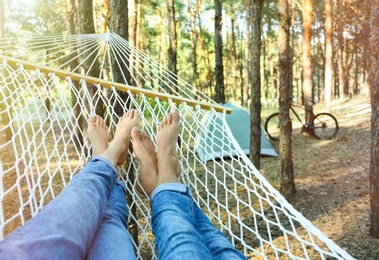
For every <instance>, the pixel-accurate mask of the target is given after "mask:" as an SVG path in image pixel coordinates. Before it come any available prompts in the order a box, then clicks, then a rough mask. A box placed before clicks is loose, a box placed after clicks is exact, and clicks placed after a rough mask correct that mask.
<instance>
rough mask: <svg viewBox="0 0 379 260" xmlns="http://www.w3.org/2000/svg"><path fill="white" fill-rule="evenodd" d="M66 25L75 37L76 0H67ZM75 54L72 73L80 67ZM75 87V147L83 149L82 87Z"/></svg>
mask: <svg viewBox="0 0 379 260" xmlns="http://www.w3.org/2000/svg"><path fill="white" fill-rule="evenodd" d="M66 8H67V12H66V23H67V34H68V35H73V34H75V22H74V17H75V13H76V8H75V0H66ZM75 56H76V55H75V53H71V55H70V60H71V62H70V71H73V70H74V69H75V68H77V67H78V64H79V62H78V59H77V58H75ZM72 83H73V85H74V89H75V90H74V89H71V106H72V110H73V114H74V115H73V116H74V118H77V119H78V124H77V125H75V130H74V131H75V137H76V139H75V145H76V146H77V147H81V146H82V145H83V144H84V136H83V131H81V129H84V127H85V126H84V122H85V119H84V117H83V115H82V110H81V107H80V105H79V103H78V96H77V94H76V93H80V86H79V82H78V81H73V82H72Z"/></svg>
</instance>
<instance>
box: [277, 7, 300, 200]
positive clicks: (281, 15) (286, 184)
mask: <svg viewBox="0 0 379 260" xmlns="http://www.w3.org/2000/svg"><path fill="white" fill-rule="evenodd" d="M288 9H289V4H288V0H279V2H278V20H279V31H278V47H279V70H280V89H279V93H280V97H279V110H280V111H279V116H280V118H279V122H280V148H279V149H280V152H279V154H280V163H281V183H280V192H281V193H282V195H283V196H284V197H286V198H288V197H291V196H292V195H293V194H295V193H296V188H295V182H294V172H293V161H292V141H291V131H292V126H291V120H290V117H289V108H290V103H291V95H292V86H291V85H292V84H291V76H290V73H291V66H292V61H291V51H290V45H289V41H290V33H289V28H290V16H289V11H288Z"/></svg>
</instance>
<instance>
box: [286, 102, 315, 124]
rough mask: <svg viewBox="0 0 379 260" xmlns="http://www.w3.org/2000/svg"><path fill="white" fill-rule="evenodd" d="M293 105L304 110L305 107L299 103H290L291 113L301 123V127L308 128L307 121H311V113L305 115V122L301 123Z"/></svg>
mask: <svg viewBox="0 0 379 260" xmlns="http://www.w3.org/2000/svg"><path fill="white" fill-rule="evenodd" d="M294 107H298V108H301V109H304V110H305V107H304V106H300V105H297V104H294V103H291V104H290V110H291V111H292V113H294V114H295V116H296V118H297V120H299V122H300V123H301V124H302V125H303V127H305V128H308V126H309V122H310V121H311V115H312V114H313V113H309V115H308V117H307V120H306V121H305V124H304V123H303V120H301V118H300V116H299V115H298V114H297V113H296V110H295V109H294Z"/></svg>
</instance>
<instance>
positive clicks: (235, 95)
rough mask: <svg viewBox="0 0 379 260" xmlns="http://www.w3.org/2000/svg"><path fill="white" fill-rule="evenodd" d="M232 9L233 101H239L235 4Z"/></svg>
mask: <svg viewBox="0 0 379 260" xmlns="http://www.w3.org/2000/svg"><path fill="white" fill-rule="evenodd" d="M230 10H231V12H232V13H231V15H232V18H231V27H232V28H231V29H232V35H231V37H232V46H231V48H232V52H231V58H232V74H233V101H234V102H235V101H237V79H238V77H237V48H236V32H235V15H234V12H235V11H234V6H233V5H231V6H230Z"/></svg>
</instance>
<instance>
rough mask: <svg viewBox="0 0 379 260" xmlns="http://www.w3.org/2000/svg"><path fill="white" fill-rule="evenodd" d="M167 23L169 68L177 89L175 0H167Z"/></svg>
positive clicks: (171, 78) (173, 87)
mask: <svg viewBox="0 0 379 260" xmlns="http://www.w3.org/2000/svg"><path fill="white" fill-rule="evenodd" d="M167 23H168V35H169V37H168V39H169V44H168V69H169V70H170V71H171V72H172V75H171V76H170V80H171V82H172V89H174V90H175V91H176V88H177V87H176V85H177V81H178V79H177V73H178V71H177V35H176V22H175V2H174V0H167Z"/></svg>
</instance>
